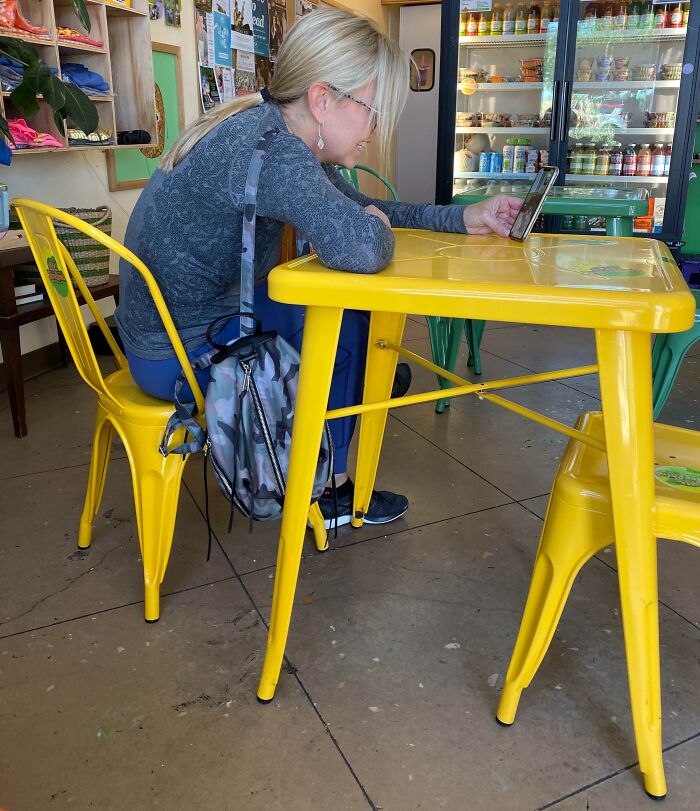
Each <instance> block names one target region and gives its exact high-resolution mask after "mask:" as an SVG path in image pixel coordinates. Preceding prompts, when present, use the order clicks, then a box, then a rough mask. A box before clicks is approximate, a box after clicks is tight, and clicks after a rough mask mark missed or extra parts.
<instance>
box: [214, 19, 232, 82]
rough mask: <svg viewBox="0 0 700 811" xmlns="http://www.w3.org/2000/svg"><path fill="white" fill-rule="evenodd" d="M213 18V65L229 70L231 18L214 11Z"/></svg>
mask: <svg viewBox="0 0 700 811" xmlns="http://www.w3.org/2000/svg"><path fill="white" fill-rule="evenodd" d="M212 16H213V18H214V64H215V65H221V66H222V67H228V68H230V67H231V66H232V64H233V62H232V60H231V18H230V17H228V16H227V15H226V14H221V13H219V12H218V11H215V12H214V14H213V15H212Z"/></svg>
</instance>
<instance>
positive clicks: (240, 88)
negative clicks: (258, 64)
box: [233, 51, 257, 96]
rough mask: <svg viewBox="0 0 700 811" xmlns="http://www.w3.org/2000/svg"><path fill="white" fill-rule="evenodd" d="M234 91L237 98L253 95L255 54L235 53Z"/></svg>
mask: <svg viewBox="0 0 700 811" xmlns="http://www.w3.org/2000/svg"><path fill="white" fill-rule="evenodd" d="M233 83H234V89H235V93H236V95H237V96H245V95H247V94H248V93H255V91H256V89H257V88H256V79H255V54H253V53H249V52H248V51H236V70H235V74H234V81H233Z"/></svg>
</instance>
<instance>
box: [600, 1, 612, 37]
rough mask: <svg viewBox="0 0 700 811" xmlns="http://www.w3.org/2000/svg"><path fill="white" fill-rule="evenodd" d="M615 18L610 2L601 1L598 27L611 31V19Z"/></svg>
mask: <svg viewBox="0 0 700 811" xmlns="http://www.w3.org/2000/svg"><path fill="white" fill-rule="evenodd" d="M614 19H615V15H614V8H613V4H612V3H603V6H602V9H601V16H600V19H599V20H598V28H600V30H601V31H612V29H613V21H614Z"/></svg>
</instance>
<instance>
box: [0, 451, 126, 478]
mask: <svg viewBox="0 0 700 811" xmlns="http://www.w3.org/2000/svg"><path fill="white" fill-rule="evenodd" d="M119 446H120V447H121V448H122V449H123V448H124V446H123V445H122V444H121V442H120V443H119ZM90 453H92V443H91V444H90ZM128 458H129V457H128V456H127V453H126V450H124V451H123V455H122V456H113V455H112V451H110V455H109V460H108V464H109V462H120V461H122V460H124V459H128ZM90 464H91V460H90V459H88V461H87V462H80V463H79V464H77V465H64V466H63V467H51V468H47V469H46V470H31V471H28V472H27V473H18V474H17V475H16V476H2V477H0V482H9V481H15V480H16V479H22V478H27V477H29V476H45V475H46V474H47V473H58V472H59V471H61V470H74V469H75V468H79V467H90Z"/></svg>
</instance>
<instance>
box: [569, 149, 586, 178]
mask: <svg viewBox="0 0 700 811" xmlns="http://www.w3.org/2000/svg"><path fill="white" fill-rule="evenodd" d="M569 172H570V173H571V174H572V175H582V174H583V144H582V143H577V144H575V145H574V148H573V149H572V150H571V155H570V157H569Z"/></svg>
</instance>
